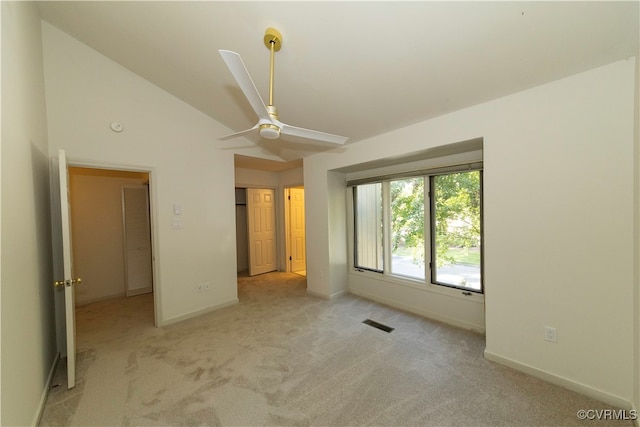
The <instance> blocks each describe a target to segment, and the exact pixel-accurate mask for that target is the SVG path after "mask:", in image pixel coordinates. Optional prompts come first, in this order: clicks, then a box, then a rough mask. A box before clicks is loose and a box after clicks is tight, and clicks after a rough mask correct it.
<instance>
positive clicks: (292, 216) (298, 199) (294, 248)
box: [289, 188, 307, 272]
mask: <svg viewBox="0 0 640 427" xmlns="http://www.w3.org/2000/svg"><path fill="white" fill-rule="evenodd" d="M289 233H290V238H289V239H290V240H289V242H290V250H291V255H290V257H291V271H292V272H296V271H302V270H306V268H307V267H306V264H307V263H306V248H305V228H304V189H303V188H291V189H289Z"/></svg>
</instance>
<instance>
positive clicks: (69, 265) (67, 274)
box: [53, 150, 82, 388]
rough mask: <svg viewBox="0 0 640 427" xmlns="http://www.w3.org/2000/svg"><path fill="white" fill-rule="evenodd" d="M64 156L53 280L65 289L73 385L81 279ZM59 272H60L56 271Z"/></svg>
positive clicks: (63, 157)
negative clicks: (59, 254) (77, 274)
mask: <svg viewBox="0 0 640 427" xmlns="http://www.w3.org/2000/svg"><path fill="white" fill-rule="evenodd" d="M68 176H69V173H68V170H67V158H66V154H65V152H64V150H58V174H57V175H56V177H57V179H58V180H59V181H58V182H59V186H58V188H56V189H54V190H53V191H58V192H59V194H57V196H58V195H59V197H54V198H53V200H55V201H56V202H57V201H60V209H59V214H60V224H59V227H60V228H59V229H60V236H59V237H60V243H61V250H62V264H63V269H62V270H63V271H62V275H63V276H64V277H56V281H55V282H54V284H55V286H56V287H57V288H64V323H65V329H64V330H65V335H66V353H67V354H66V356H67V386H68V388H73V387H74V386H75V385H76V318H75V301H74V288H75V285H76V284H78V283H80V282H81V281H82V280H81V279H80V278H77V279H76V278H75V276H74V273H73V257H72V250H71V218H70V216H69V186H68ZM58 274H59V273H58Z"/></svg>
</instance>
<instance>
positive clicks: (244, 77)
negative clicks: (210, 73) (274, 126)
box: [218, 49, 271, 122]
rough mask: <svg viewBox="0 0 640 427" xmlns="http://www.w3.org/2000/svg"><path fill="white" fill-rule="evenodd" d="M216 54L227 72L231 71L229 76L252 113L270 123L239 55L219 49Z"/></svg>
mask: <svg viewBox="0 0 640 427" xmlns="http://www.w3.org/2000/svg"><path fill="white" fill-rule="evenodd" d="M218 52H220V55H221V56H222V59H224V62H225V63H226V64H227V67H229V71H231V74H233V77H234V78H235V79H236V81H237V82H238V86H240V89H242V92H243V93H244V96H245V97H246V98H247V101H249V104H251V107H253V111H255V112H256V114H257V115H258V118H260V119H261V120H268V121H269V122H271V116H269V112H268V111H267V107H265V105H264V101H262V97H261V96H260V93H259V92H258V89H256V85H255V84H254V83H253V80H251V76H250V75H249V72H248V71H247V67H245V66H244V62H242V58H240V55H238V54H237V53H235V52H232V51H230V50H224V49H220V50H218Z"/></svg>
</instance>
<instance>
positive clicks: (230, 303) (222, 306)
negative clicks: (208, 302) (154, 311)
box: [158, 298, 240, 327]
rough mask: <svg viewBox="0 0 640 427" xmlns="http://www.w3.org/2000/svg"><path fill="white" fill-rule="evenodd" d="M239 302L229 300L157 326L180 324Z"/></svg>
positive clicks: (237, 300) (236, 299)
mask: <svg viewBox="0 0 640 427" xmlns="http://www.w3.org/2000/svg"><path fill="white" fill-rule="evenodd" d="M239 302H240V300H239V299H238V298H235V299H233V300H231V301H229V302H225V303H222V304H218V305H214V306H213V307H208V308H205V309H202V310H197V311H192V312H191V313H187V314H183V315H181V316H177V317H172V318H171V319H168V320H164V321H163V322H162V323H161V324H160V325H158V326H159V327H162V326H168V325H171V324H173V323H178V322H182V321H183V320H187V319H191V318H193V317H198V316H202V315H203V314H207V313H211V312H212V311H217V310H220V309H222V308H226V307H231V306H232V305H236V304H238V303H239Z"/></svg>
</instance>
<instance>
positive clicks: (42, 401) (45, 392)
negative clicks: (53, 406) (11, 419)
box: [31, 353, 60, 427]
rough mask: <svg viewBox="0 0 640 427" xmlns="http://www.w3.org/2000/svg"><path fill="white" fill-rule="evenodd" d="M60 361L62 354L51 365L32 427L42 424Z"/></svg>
mask: <svg viewBox="0 0 640 427" xmlns="http://www.w3.org/2000/svg"><path fill="white" fill-rule="evenodd" d="M59 361H60V353H56V357H54V359H53V364H52V365H51V369H49V376H48V377H47V381H46V382H45V384H44V390H42V394H41V396H40V402H38V408H37V410H36V413H35V415H34V417H33V422H32V423H31V425H32V426H34V427H36V426H37V425H39V424H40V419H41V418H42V413H43V412H44V406H45V404H46V403H47V397H49V390H50V389H51V382H52V381H53V377H54V375H55V374H56V368H57V367H58V362H59Z"/></svg>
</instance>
